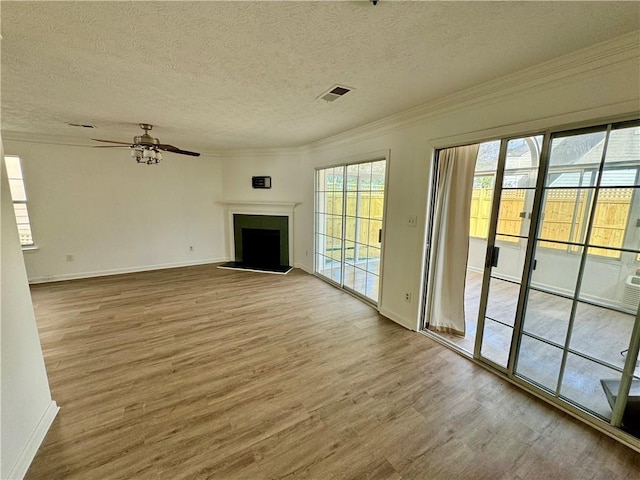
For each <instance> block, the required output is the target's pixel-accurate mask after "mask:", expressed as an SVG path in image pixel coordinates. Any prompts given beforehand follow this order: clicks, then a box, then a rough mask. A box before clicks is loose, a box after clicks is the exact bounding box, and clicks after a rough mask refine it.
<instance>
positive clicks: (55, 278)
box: [29, 257, 229, 284]
mask: <svg viewBox="0 0 640 480" xmlns="http://www.w3.org/2000/svg"><path fill="white" fill-rule="evenodd" d="M228 261H229V259H228V258H226V257H225V258H208V259H204V260H196V261H191V262H177V263H164V264H160V265H143V266H138V267H127V268H115V269H112V270H99V271H95V272H80V273H63V274H60V275H52V276H50V277H33V278H30V279H29V283H30V284H36V283H49V282H62V281H64V280H77V279H80V278H93V277H106V276H109V275H122V274H123V273H137V272H147V271H151V270H164V269H165V268H180V267H192V266H195V265H208V264H211V263H223V262H228Z"/></svg>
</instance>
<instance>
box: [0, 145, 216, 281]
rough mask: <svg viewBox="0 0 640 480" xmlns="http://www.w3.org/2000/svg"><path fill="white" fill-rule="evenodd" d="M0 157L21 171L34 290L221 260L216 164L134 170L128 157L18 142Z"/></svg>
mask: <svg viewBox="0 0 640 480" xmlns="http://www.w3.org/2000/svg"><path fill="white" fill-rule="evenodd" d="M5 149H6V152H7V154H10V155H18V156H20V158H21V159H22V163H23V169H24V177H25V183H26V187H27V196H28V200H29V203H28V208H29V215H30V218H31V223H32V227H33V236H34V241H35V243H36V245H37V247H38V250H36V251H33V252H28V253H26V254H25V262H26V265H27V272H28V275H29V279H30V281H32V282H37V281H48V280H59V279H66V278H77V277H83V276H95V275H103V274H110V273H122V272H129V271H139V270H147V269H153V268H162V267H171V266H180V265H190V264H199V263H210V262H217V261H224V260H226V259H227V254H226V249H227V246H226V235H225V232H224V216H223V207H222V206H221V205H220V203H219V202H220V201H221V200H222V195H223V193H222V168H221V164H220V160H219V159H218V158H215V157H207V156H202V157H198V158H195V157H187V156H181V155H172V154H167V155H165V159H164V160H163V161H162V163H161V164H160V165H146V164H143V165H140V164H137V163H136V162H135V161H134V160H133V159H132V158H131V157H130V156H129V151H128V150H127V149H119V148H114V149H96V148H90V147H86V146H67V145H52V144H42V143H32V142H26V141H18V140H15V139H13V140H12V139H5ZM190 246H192V247H193V251H189V247H190ZM68 254H70V255H73V258H74V260H73V261H72V262H68V261H66V255H68Z"/></svg>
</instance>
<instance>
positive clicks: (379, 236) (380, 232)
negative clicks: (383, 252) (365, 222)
mask: <svg viewBox="0 0 640 480" xmlns="http://www.w3.org/2000/svg"><path fill="white" fill-rule="evenodd" d="M378 243H382V229H380V230H378Z"/></svg>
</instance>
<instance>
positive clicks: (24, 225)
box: [4, 155, 33, 247]
mask: <svg viewBox="0 0 640 480" xmlns="http://www.w3.org/2000/svg"><path fill="white" fill-rule="evenodd" d="M4 161H5V164H6V166H7V177H8V178H9V190H10V191H11V199H12V200H13V211H14V212H15V215H16V223H17V224H18V234H19V235H20V245H21V246H23V247H29V246H33V236H32V235H31V222H30V221H29V211H28V209H27V193H26V190H25V188H24V178H23V176H22V166H21V165H20V157H16V156H10V155H8V156H6V157H4Z"/></svg>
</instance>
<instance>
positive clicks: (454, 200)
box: [428, 145, 479, 336]
mask: <svg viewBox="0 0 640 480" xmlns="http://www.w3.org/2000/svg"><path fill="white" fill-rule="evenodd" d="M478 148H479V145H469V146H464V147H455V148H447V149H444V150H441V151H440V154H439V156H438V171H437V183H436V206H435V215H434V226H433V235H432V239H433V240H432V252H433V253H432V262H431V273H430V275H429V278H430V280H429V281H430V282H431V285H433V287H432V291H431V315H430V316H429V326H428V328H429V330H433V331H436V332H443V333H453V334H456V335H463V336H464V334H465V320H464V282H465V278H466V275H467V255H468V253H469V216H470V213H471V195H472V193H473V174H474V170H475V164H476V157H477V156H478Z"/></svg>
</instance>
